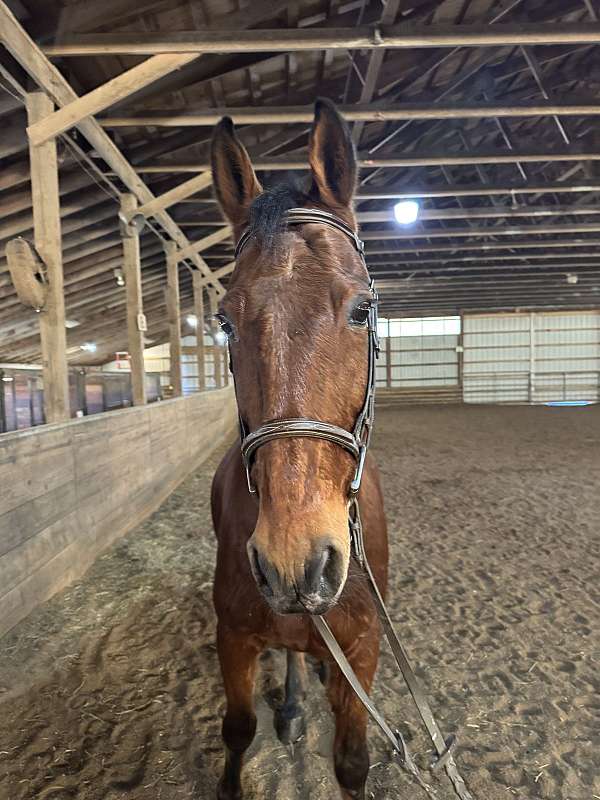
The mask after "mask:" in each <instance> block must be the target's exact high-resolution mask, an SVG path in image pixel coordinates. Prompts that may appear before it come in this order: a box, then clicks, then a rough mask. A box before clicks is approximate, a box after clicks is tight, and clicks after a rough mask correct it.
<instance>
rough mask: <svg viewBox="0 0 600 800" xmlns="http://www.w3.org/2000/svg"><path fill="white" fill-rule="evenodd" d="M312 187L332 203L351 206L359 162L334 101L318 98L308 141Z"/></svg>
mask: <svg viewBox="0 0 600 800" xmlns="http://www.w3.org/2000/svg"><path fill="white" fill-rule="evenodd" d="M308 149H309V155H308V159H309V162H310V168H311V171H312V176H313V186H314V188H316V190H317V192H318V194H319V197H320V199H321V200H322V201H323V202H324V203H325V204H326V205H329V206H350V205H351V203H352V198H353V197H354V192H355V189H356V178H357V173H358V165H357V162H356V151H355V149H354V143H353V142H352V137H351V136H350V130H349V128H348V126H347V124H346V122H345V121H344V119H343V118H342V117H341V115H340V114H339V112H338V110H337V109H336V107H335V105H334V104H333V103H332V102H331V100H325V99H323V98H319V99H318V100H317V101H316V103H315V118H314V121H313V125H312V130H311V132H310V140H309V148H308Z"/></svg>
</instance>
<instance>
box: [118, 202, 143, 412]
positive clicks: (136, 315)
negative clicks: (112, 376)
mask: <svg viewBox="0 0 600 800" xmlns="http://www.w3.org/2000/svg"><path fill="white" fill-rule="evenodd" d="M136 208H137V198H136V197H135V195H133V194H124V195H122V196H121V211H122V212H123V214H124V215H125V217H126V218H127V219H129V216H130V215H131V214H133V212H134V211H135V209H136ZM121 239H122V241H123V274H124V277H125V291H126V296H127V341H128V348H127V349H128V350H129V359H130V364H131V393H132V399H133V405H134V406H143V405H144V404H145V403H146V373H145V370H144V330H146V318H145V317H144V307H143V300H142V270H141V259H140V237H139V234H138V232H137V230H136V228H135V227H134V226H133V225H122V228H121Z"/></svg>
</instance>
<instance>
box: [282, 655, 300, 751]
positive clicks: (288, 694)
mask: <svg viewBox="0 0 600 800" xmlns="http://www.w3.org/2000/svg"><path fill="white" fill-rule="evenodd" d="M305 696H306V664H305V662H304V654H303V653H296V652H294V651H293V650H288V651H287V672H286V676H285V700H284V703H283V705H282V706H280V708H278V709H277V711H276V712H275V730H276V731H277V736H278V738H279V741H280V742H281V743H282V744H286V745H287V744H294V743H295V742H297V741H298V739H300V737H301V736H302V735H303V734H304V731H305V727H306V725H305V722H304V710H303V708H302V703H303V701H304V698H305Z"/></svg>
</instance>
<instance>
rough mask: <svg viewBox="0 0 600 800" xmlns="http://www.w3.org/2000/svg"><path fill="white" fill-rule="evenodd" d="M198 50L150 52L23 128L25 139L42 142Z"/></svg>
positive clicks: (177, 66) (178, 65) (182, 63)
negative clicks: (140, 59)
mask: <svg viewBox="0 0 600 800" xmlns="http://www.w3.org/2000/svg"><path fill="white" fill-rule="evenodd" d="M196 58H198V54H196V55H193V54H189V53H186V54H180V53H175V54H168V55H158V56H152V57H151V58H148V59H146V60H145V61H142V63H141V64H136V65H135V67H132V68H131V69H129V70H127V71H126V72H123V73H121V74H120V75H117V77H116V78H112V80H109V81H107V82H106V83H104V84H102V85H101V86H98V87H96V88H95V89H93V90H92V91H91V92H88V93H87V94H85V95H83V96H81V97H78V98H77V100H73V101H72V102H70V103H68V104H67V105H64V106H63V107H62V108H59V109H58V111H55V112H54V113H53V114H50V116H48V117H46V118H45V119H42V120H40V121H39V122H36V123H35V124H34V125H30V126H29V127H28V128H27V133H28V135H29V141H30V142H31V144H33V145H34V146H38V145H41V144H44V143H45V142H47V141H48V140H49V139H52V138H53V137H55V136H58V134H59V133H63V132H64V131H66V130H69V128H74V127H75V126H76V125H77V124H78V123H79V122H81V121H82V120H84V119H87V118H88V117H93V116H94V115H96V114H98V113H99V112H100V111H104V110H105V109H107V108H110V106H112V105H114V104H115V103H117V102H119V100H123V99H124V98H126V97H129V96H130V95H131V94H134V93H135V92H136V91H137V90H138V89H141V88H143V87H144V86H149V85H150V84H151V83H154V81H157V80H158V79H159V78H162V77H163V76H165V75H168V74H169V73H171V72H173V71H174V70H177V69H180V68H181V67H183V66H185V65H186V64H189V63H191V62H192V61H195V60H196Z"/></svg>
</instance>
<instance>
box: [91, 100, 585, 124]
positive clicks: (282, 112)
mask: <svg viewBox="0 0 600 800" xmlns="http://www.w3.org/2000/svg"><path fill="white" fill-rule="evenodd" d="M338 111H339V112H340V114H342V116H343V117H344V118H345V119H346V120H347V121H348V122H363V123H364V122H402V121H406V120H440V119H500V118H514V117H517V118H518V117H554V116H556V115H558V114H560V115H561V116H569V117H572V116H577V117H585V116H587V117H590V116H591V117H595V116H598V115H599V114H600V105H598V104H597V103H569V102H563V103H550V102H543V103H535V104H532V103H514V104H513V105H509V106H500V105H496V104H491V103H470V104H465V103H436V104H435V105H431V104H427V103H420V104H411V105H409V104H405V105H400V106H391V105H386V106H378V105H377V104H374V105H371V104H367V105H359V104H354V105H350V106H343V105H340V106H338ZM223 116H230V117H231V118H232V119H233V121H234V123H235V124H236V125H284V124H288V125H295V124H297V123H300V122H306V123H310V122H311V121H312V119H313V117H314V108H313V106H284V107H281V108H253V107H250V108H215V109H210V110H206V111H201V112H194V113H190V114H173V113H170V114H160V113H156V114H152V115H139V116H135V117H130V116H127V117H104V118H102V119H101V120H100V124H101V125H102V127H103V128H133V127H136V126H138V127H139V126H142V127H147V126H157V127H174V128H182V127H184V126H192V127H196V126H207V127H209V126H213V125H216V124H217V122H219V120H220V119H221V117H223Z"/></svg>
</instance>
